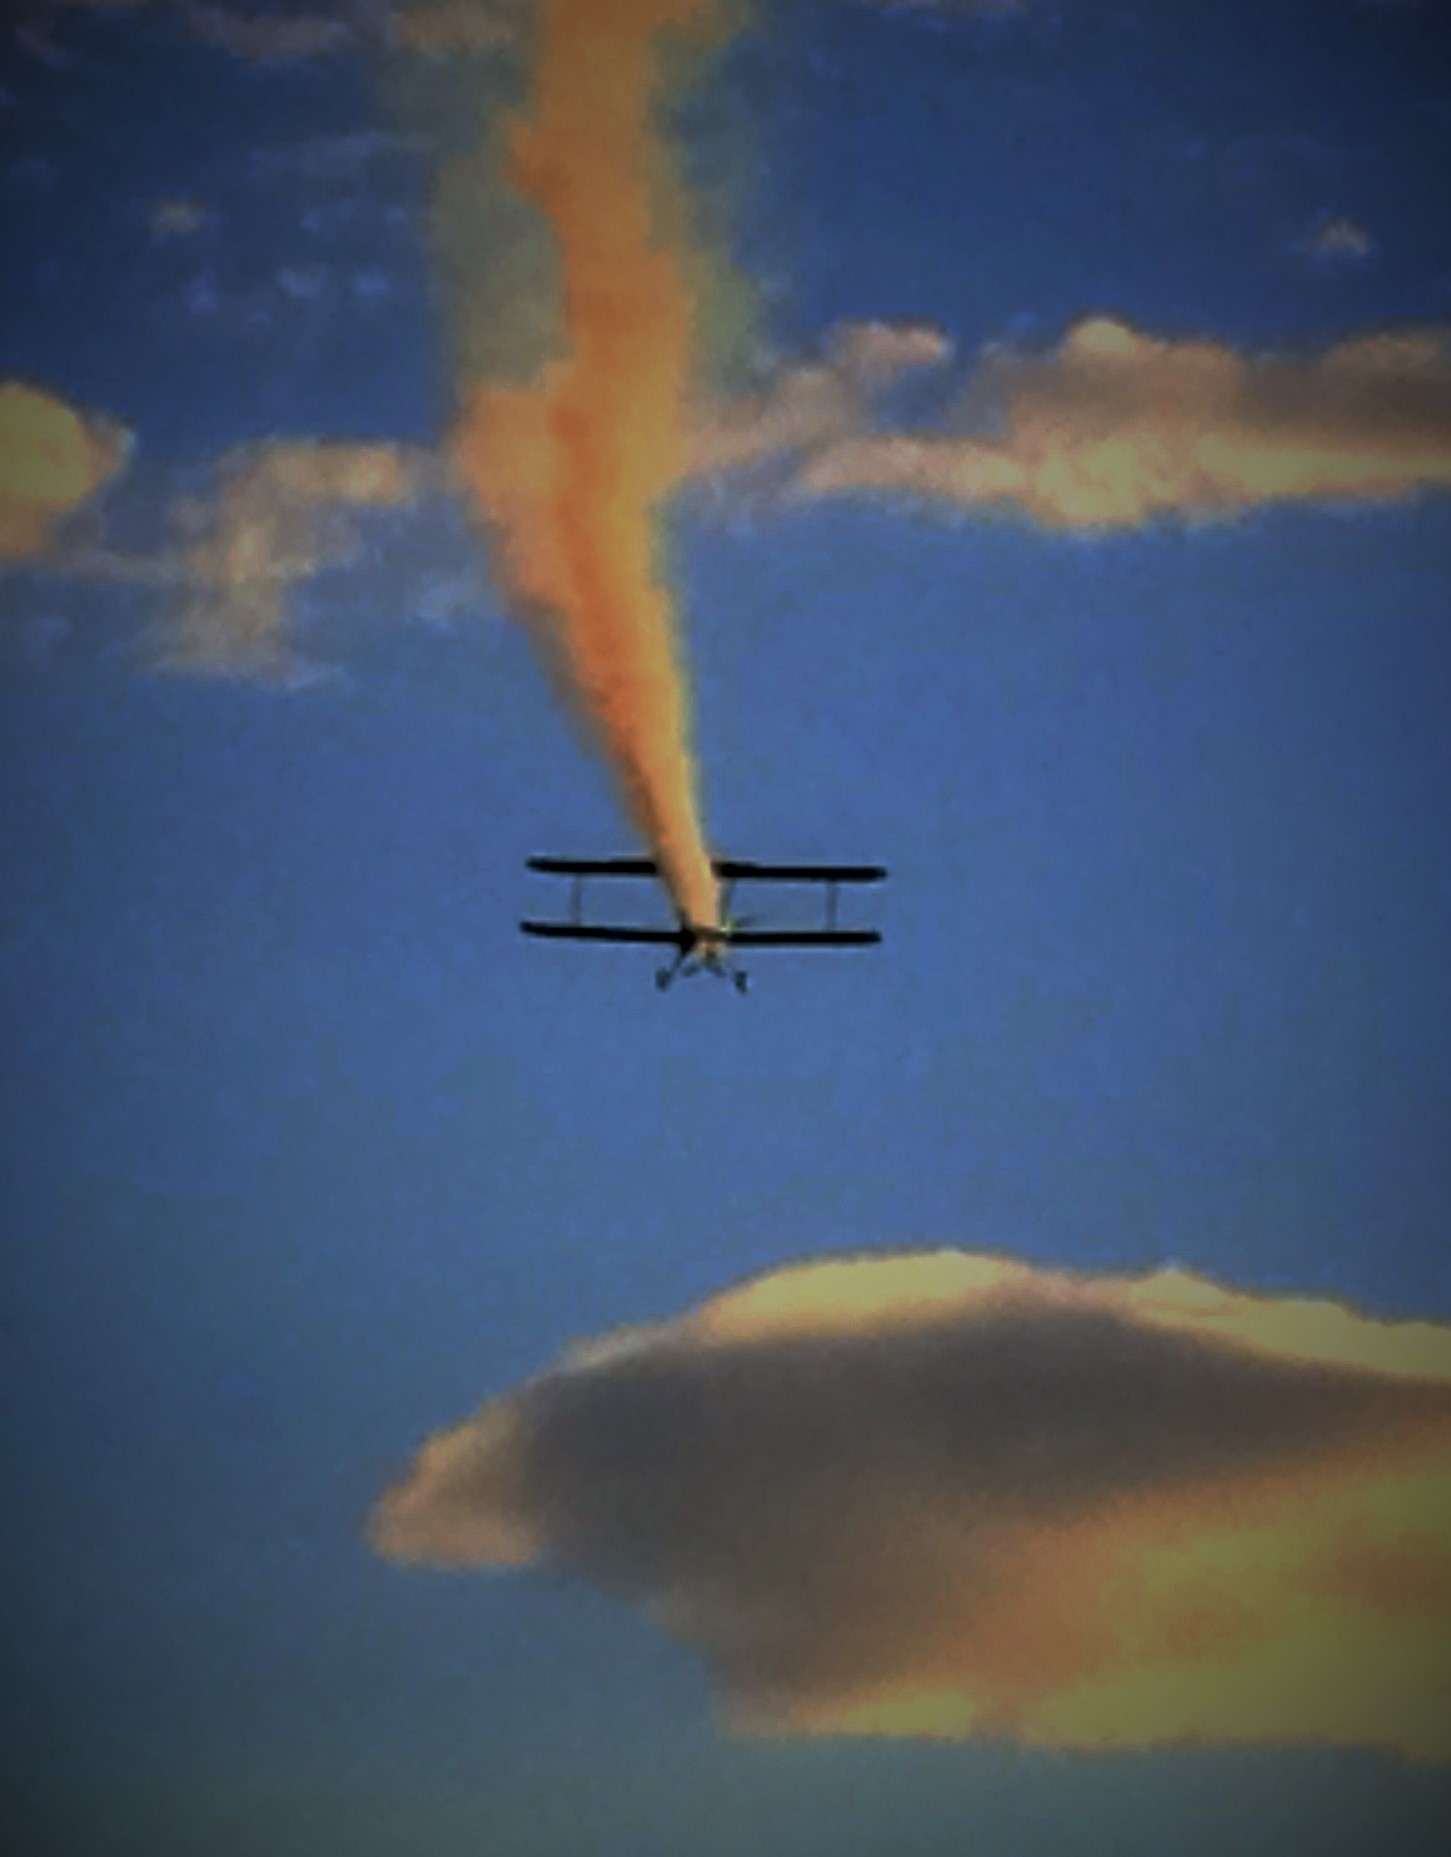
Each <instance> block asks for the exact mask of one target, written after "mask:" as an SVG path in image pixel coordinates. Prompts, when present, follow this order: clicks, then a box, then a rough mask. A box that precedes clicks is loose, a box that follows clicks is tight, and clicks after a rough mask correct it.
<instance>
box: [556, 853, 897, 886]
mask: <svg viewBox="0 0 1451 1857" xmlns="http://www.w3.org/2000/svg"><path fill="white" fill-rule="evenodd" d="M711 863H712V867H713V869H714V871H715V874H716V876H717V877H723V878H725V879H726V880H727V881H728V882H735V881H737V880H740V881H744V880H745V879H747V878H754V879H755V880H756V881H758V882H762V883H773V882H774V883H880V882H881V880H882V878H883V877H885V876H886V874H887V872H886V868H885V867H884V866H883V865H881V864H758V863H756V862H754V861H753V860H751V859H749V858H713V859H712V860H711ZM528 864H529V869H530V870H538V871H544V872H545V873H546V874H547V875H549V876H552V877H655V876H658V875H659V870H660V867H659V865H658V864H656V862H655V860H654V859H653V858H530V859H529V860H528Z"/></svg>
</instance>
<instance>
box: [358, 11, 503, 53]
mask: <svg viewBox="0 0 1451 1857" xmlns="http://www.w3.org/2000/svg"><path fill="white" fill-rule="evenodd" d="M537 12H538V0H412V3H411V4H404V5H400V6H397V7H395V8H394V11H393V21H392V34H393V40H394V43H395V44H396V45H398V46H399V47H400V48H401V49H402V50H403V51H409V52H423V53H427V54H434V53H446V52H470V51H494V50H497V49H498V48H499V47H502V46H510V45H513V44H515V43H516V42H517V41H518V40H519V39H520V38H521V37H522V36H523V34H524V32H525V31H526V29H527V28H528V26H529V25H530V23H531V21H532V20H533V18H534V16H535V14H536V13H537Z"/></svg>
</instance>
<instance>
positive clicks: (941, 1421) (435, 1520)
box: [372, 1252, 1451, 1760]
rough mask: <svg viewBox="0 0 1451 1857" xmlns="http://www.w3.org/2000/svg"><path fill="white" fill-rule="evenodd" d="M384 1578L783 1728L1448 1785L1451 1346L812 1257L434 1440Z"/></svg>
mask: <svg viewBox="0 0 1451 1857" xmlns="http://www.w3.org/2000/svg"><path fill="white" fill-rule="evenodd" d="M372 1538H373V1541H374V1543H375V1545H376V1546H377V1547H378V1549H379V1550H380V1551H381V1552H382V1553H384V1554H386V1555H389V1556H391V1557H393V1558H395V1559H398V1560H407V1561H421V1562H430V1563H434V1564H441V1565H453V1566H489V1567H515V1566H522V1565H525V1564H527V1563H529V1562H541V1563H544V1564H548V1565H552V1566H554V1567H556V1568H558V1569H561V1570H564V1571H569V1572H573V1573H575V1574H577V1575H580V1576H582V1577H585V1578H588V1579H591V1580H593V1581H595V1582H596V1583H598V1584H599V1585H601V1586H603V1587H605V1588H606V1589H607V1590H610V1591H614V1592H617V1593H620V1594H623V1595H627V1596H630V1597H633V1598H634V1599H636V1600H637V1601H638V1602H639V1603H641V1604H642V1605H643V1606H644V1607H645V1608H646V1609H647V1610H648V1611H649V1612H650V1614H651V1615H652V1616H653V1617H654V1618H655V1620H656V1622H657V1623H658V1624H660V1625H661V1627H662V1628H663V1629H665V1630H666V1631H668V1632H669V1633H670V1634H671V1635H673V1636H675V1637H677V1638H680V1639H682V1640H684V1641H685V1642H687V1643H690V1644H692V1645H695V1646H696V1647H698V1648H699V1649H700V1650H702V1651H703V1652H704V1653H705V1654H706V1656H707V1657H708V1658H709V1660H710V1662H711V1664H712V1666H713V1668H714V1671H715V1674H716V1677H717V1679H718V1681H719V1683H720V1685H721V1688H722V1690H723V1693H724V1700H725V1704H726V1709H727V1714H728V1717H729V1719H730V1720H731V1721H732V1722H733V1724H734V1725H736V1726H738V1727H740V1728H743V1729H745V1730H747V1731H752V1732H762V1733H776V1734H811V1733H822V1734H825V1733H853V1734H913V1735H927V1736H943V1737H961V1736H974V1735H1001V1736H1009V1737H1012V1738H1015V1739H1018V1740H1021V1741H1024V1742H1029V1743H1036V1744H1041V1745H1050V1746H1060V1747H1115V1746H1117V1747H1130V1746H1132V1747H1142V1746H1147V1745H1152V1744H1157V1743H1167V1742H1179V1741H1185V1740H1198V1739H1202V1740H1209V1741H1216V1742H1244V1741H1260V1742H1291V1741H1294V1742H1303V1741H1325V1742H1334V1743H1341V1744H1359V1745H1371V1746H1379V1747H1384V1748H1392V1749H1397V1750H1400V1751H1401V1752H1403V1753H1406V1754H1409V1755H1412V1756H1416V1757H1420V1758H1426V1759H1435V1760H1445V1759H1451V1329H1447V1328H1445V1327H1440V1326H1433V1325H1429V1324H1411V1323H1400V1324H1395V1323H1382V1322H1377V1321H1372V1320H1370V1319H1368V1318H1366V1317H1364V1316H1361V1315H1358V1314H1355V1313H1352V1312H1350V1311H1348V1310H1346V1309H1343V1308H1340V1307H1337V1306H1335V1305H1332V1304H1328V1303H1321V1302H1309V1301H1291V1300H1283V1299H1271V1298H1261V1297H1254V1296H1248V1295H1243V1294H1237V1293H1234V1292H1230V1291H1225V1290H1222V1289H1219V1288H1216V1287H1215V1286H1213V1285H1211V1284H1208V1283H1206V1282H1203V1281H1202V1280H1200V1279H1197V1278H1195V1277H1193V1276H1190V1275H1187V1274H1185V1273H1182V1272H1177V1271H1165V1272H1160V1273H1158V1274H1155V1275H1151V1276H1146V1277H1141V1278H1134V1279H1128V1278H1102V1279H1093V1278H1088V1277H1081V1276H1072V1275H1068V1274H1066V1273H1057V1272H1049V1271H1042V1270H1035V1269H1030V1268H1028V1267H1026V1266H1024V1265H1020V1264H1015V1263H1011V1262H1008V1261H1005V1260H1001V1259H994V1258H988V1257H982V1256H975V1255H971V1254H965V1253H960V1252H943V1253H935V1254H924V1255H916V1256H884V1257H880V1258H865V1259H850V1260H845V1261H835V1262H828V1263H817V1264H808V1265H804V1266H802V1267H800V1268H796V1269H790V1270H784V1271H781V1272H779V1273H777V1274H775V1275H773V1276H769V1277H766V1278H764V1279H762V1280H760V1281H759V1282H756V1283H752V1284H747V1285H746V1286H745V1287H743V1288H741V1289H737V1290H734V1291H731V1292H729V1293H727V1294H725V1295H723V1296H721V1297H718V1298H716V1299H715V1300H713V1301H711V1302H707V1303H705V1304H703V1305H701V1306H699V1307H698V1308H696V1309H693V1310H691V1311H689V1312H688V1313H686V1314H685V1315H683V1316H681V1317H679V1318H678V1319H676V1320H674V1321H668V1322H663V1323H660V1324H658V1325H656V1326H651V1327H646V1328H639V1329H633V1330H627V1331H622V1332H620V1333H618V1334H615V1335H612V1336H607V1337H605V1338H604V1340H603V1341H601V1342H599V1343H596V1344H593V1345H591V1346H583V1347H580V1348H577V1349H575V1350H573V1351H572V1352H571V1353H570V1354H567V1355H566V1357H565V1358H564V1360H563V1361H562V1362H561V1363H560V1364H559V1365H558V1366H557V1367H556V1368H555V1369H553V1370H552V1371H550V1372H548V1373H546V1374H544V1375H542V1376H540V1377H539V1378H537V1379H536V1380H534V1381H532V1382H530V1383H529V1384H527V1385H526V1386H524V1387H523V1388H522V1389H521V1390H520V1391H518V1392H516V1393H514V1394H511V1395H507V1396H504V1397H501V1398H498V1399H495V1400H493V1401H491V1402H490V1403H489V1404H488V1405H486V1406H485V1407H484V1408H483V1410H482V1411H481V1412H480V1413H479V1415H478V1416H477V1417H476V1418H474V1419H472V1420H470V1421H467V1422H466V1423H464V1424H462V1425H459V1426H457V1427H455V1428H454V1429H452V1430H448V1431H444V1432H441V1433H439V1434H437V1435H436V1436H435V1437H433V1438H432V1439H431V1440H430V1441H429V1442H428V1444H427V1445H426V1446H425V1447H424V1449H423V1450H422V1452H421V1453H420V1454H419V1456H418V1458H417V1459H416V1461H415V1463H414V1464H413V1466H412V1468H411V1470H410V1472H409V1474H408V1475H407V1476H406V1477H405V1478H404V1479H403V1480H402V1481H401V1482H400V1483H399V1484H398V1485H397V1486H396V1487H395V1488H393V1489H391V1490H390V1491H389V1492H388V1493H387V1494H386V1495H385V1497H384V1498H383V1500H382V1501H381V1503H380V1504H379V1506H378V1509H377V1511H376V1513H375V1515H374V1517H373V1521H372Z"/></svg>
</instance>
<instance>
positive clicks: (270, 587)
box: [156, 440, 434, 684]
mask: <svg viewBox="0 0 1451 1857" xmlns="http://www.w3.org/2000/svg"><path fill="white" fill-rule="evenodd" d="M217 474H218V486H219V487H218V490H217V493H216V496H215V499H214V500H211V501H202V502H198V503H194V504H191V505H188V506H185V507H184V508H183V510H182V511H181V515H182V518H183V522H184V525H185V526H189V527H190V528H191V530H192V531H193V534H192V536H191V538H190V540H189V542H188V543H187V544H186V545H185V546H184V548H183V552H182V559H181V565H180V578H181V581H182V583H183V586H184V592H183V594H182V596H181V598H180V600H179V601H178V603H177V605H176V607H175V609H174V610H173V612H172V613H171V614H170V615H169V617H168V619H167V621H166V622H165V624H164V626H163V628H162V631H161V633H160V635H159V637H158V639H157V653H156V661H157V663H158V665H159V667H160V668H162V669H166V670H174V671H191V672H200V673H205V674H209V675H227V676H244V677H272V678H279V679H281V680H282V681H284V682H286V683H289V684H295V683H296V682H297V681H298V680H299V677H300V676H303V675H304V672H303V667H302V665H301V663H300V660H298V659H297V657H296V656H295V654H294V652H293V650H292V648H291V645H290V642H289V640H288V637H287V627H288V618H289V600H290V596H291V594H292V593H293V591H294V589H295V588H296V587H297V586H298V585H299V584H300V583H301V582H303V581H306V580H308V579H310V578H311V577H312V576H313V575H314V574H316V573H318V572H319V571H320V570H321V569H322V568H324V567H327V566H331V565H335V564H336V563H338V562H340V561H344V560H346V559H347V558H348V557H349V555H350V553H351V552H352V551H353V550H354V548H355V547H356V545H357V533H356V528H355V524H354V522H353V520H352V518H353V517H354V516H355V515H356V514H357V513H358V512H362V511H368V510H380V509H397V508H401V507H404V506H407V505H410V504H414V503H416V502H417V501H418V500H419V499H420V498H421V497H422V496H423V495H424V494H425V493H426V491H427V489H428V488H429V487H430V484H431V482H432V478H433V475H434V468H433V466H432V463H431V460H430V459H429V457H428V455H427V454H426V453H424V452H422V451H420V450H416V449H412V448H408V447H404V446H399V445H394V444H385V443H378V444H321V443H318V442H315V441H281V440H274V441H270V442H267V443H263V444H259V445H252V446H247V447H244V448H242V449H241V450H239V451H236V452H233V453H231V454H229V455H228V456H227V457H226V458H224V459H223V460H222V461H221V463H220V464H219V466H218V472H217Z"/></svg>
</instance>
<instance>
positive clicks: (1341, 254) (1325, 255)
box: [1297, 215, 1375, 264]
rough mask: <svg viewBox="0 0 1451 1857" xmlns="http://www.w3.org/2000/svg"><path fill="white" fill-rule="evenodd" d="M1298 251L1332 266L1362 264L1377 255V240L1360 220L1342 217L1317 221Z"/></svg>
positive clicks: (1301, 242)
mask: <svg viewBox="0 0 1451 1857" xmlns="http://www.w3.org/2000/svg"><path fill="white" fill-rule="evenodd" d="M1297 249H1298V250H1299V251H1302V252H1303V253H1304V254H1305V256H1306V257H1308V258H1318V259H1320V260H1321V261H1322V262H1325V263H1329V264H1358V263H1359V262H1360V261H1361V260H1362V259H1365V258H1369V257H1370V255H1371V254H1372V252H1374V250H1375V240H1374V239H1373V238H1372V237H1371V236H1370V234H1369V233H1368V232H1367V231H1366V229H1365V227H1364V226H1362V225H1361V224H1360V223H1359V221H1358V220H1354V219H1347V218H1345V217H1344V216H1343V215H1341V216H1339V217H1337V218H1333V219H1322V220H1319V221H1317V223H1316V224H1315V225H1314V226H1313V227H1312V228H1311V229H1310V231H1309V232H1307V233H1306V235H1305V237H1304V238H1303V239H1302V240H1301V241H1300V244H1299V246H1298V247H1297Z"/></svg>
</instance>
